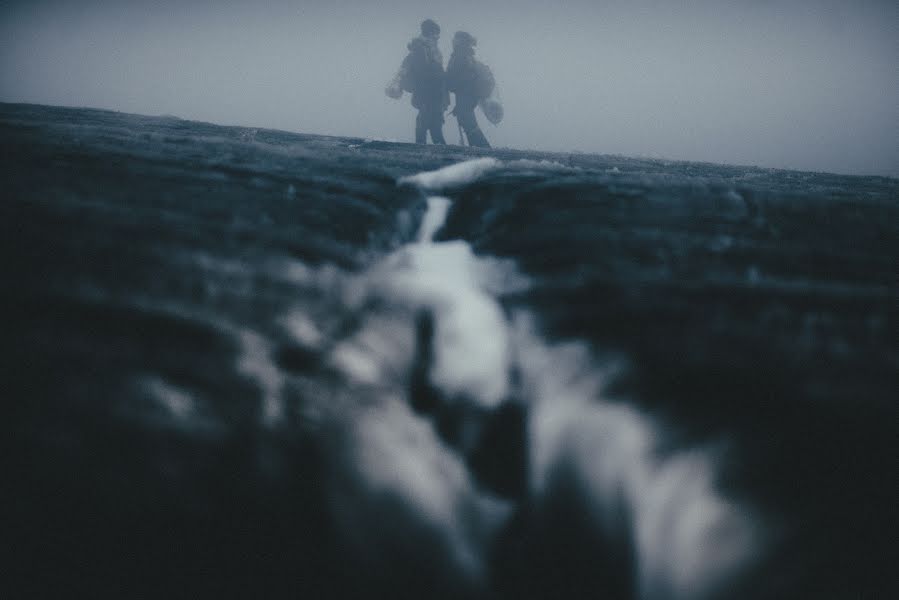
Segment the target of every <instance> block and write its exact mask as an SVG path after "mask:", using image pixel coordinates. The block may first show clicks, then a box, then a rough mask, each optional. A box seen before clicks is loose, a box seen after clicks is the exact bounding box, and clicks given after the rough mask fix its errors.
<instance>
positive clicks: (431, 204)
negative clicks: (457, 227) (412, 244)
mask: <svg viewBox="0 0 899 600" xmlns="http://www.w3.org/2000/svg"><path fill="white" fill-rule="evenodd" d="M449 206H450V199H449V198H444V197H443V196H431V197H430V198H428V210H427V212H426V213H425V216H424V219H422V223H421V229H419V231H418V243H420V244H424V243H427V242H432V241H434V234H435V233H437V231H438V230H439V229H440V228H441V227H443V224H444V223H445V222H446V213H447V211H448V210H449Z"/></svg>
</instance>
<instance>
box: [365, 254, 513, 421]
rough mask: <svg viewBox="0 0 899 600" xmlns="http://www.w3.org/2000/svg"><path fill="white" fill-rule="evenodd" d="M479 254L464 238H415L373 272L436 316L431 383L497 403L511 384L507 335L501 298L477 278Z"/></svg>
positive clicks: (489, 403)
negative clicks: (420, 241)
mask: <svg viewBox="0 0 899 600" xmlns="http://www.w3.org/2000/svg"><path fill="white" fill-rule="evenodd" d="M477 265H478V263H477V259H476V258H475V257H474V254H473V253H472V251H471V247H470V246H469V245H468V244H467V243H465V242H461V241H453V242H446V243H442V244H415V245H411V246H408V247H406V248H403V249H401V250H399V251H398V252H396V253H394V254H393V255H391V256H390V257H388V258H387V259H386V261H385V262H384V263H383V264H382V265H381V266H380V268H379V269H378V270H376V272H375V273H374V274H373V275H374V277H375V279H376V280H383V281H385V282H386V284H385V285H386V287H387V288H388V290H389V291H390V292H392V293H393V294H394V295H398V296H400V297H403V298H406V299H410V300H412V301H413V302H414V303H416V304H419V305H423V306H426V307H428V308H429V309H430V310H431V311H432V313H433V315H434V317H435V319H434V320H435V331H434V364H433V365H432V367H431V377H432V383H434V384H436V385H437V386H439V387H440V388H441V389H442V390H443V391H444V392H445V393H446V394H447V395H448V396H449V397H462V396H464V397H466V398H468V399H471V400H473V401H475V402H477V403H478V404H481V405H483V406H485V407H495V406H498V405H499V404H500V403H501V402H502V400H503V399H504V398H505V397H506V395H507V394H508V390H509V379H508V371H509V340H508V334H507V331H506V320H505V315H503V312H502V310H501V309H500V307H499V305H498V304H497V302H496V301H495V300H494V299H493V298H492V297H491V296H490V295H489V294H487V293H485V292H484V291H483V290H482V289H481V286H480V282H479V281H478V275H479V270H478V267H477Z"/></svg>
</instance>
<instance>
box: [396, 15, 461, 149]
mask: <svg viewBox="0 0 899 600" xmlns="http://www.w3.org/2000/svg"><path fill="white" fill-rule="evenodd" d="M439 39H440V27H439V26H438V25H437V23H435V22H434V21H432V20H431V19H427V20H425V21H422V23H421V36H419V37H417V38H415V39H413V40H412V41H411V42H409V45H408V46H407V47H408V48H409V55H408V56H406V58H405V60H403V65H402V67H400V81H401V85H402V89H404V90H406V91H409V92H411V93H412V106H414V107H415V108H417V109H418V117H417V118H416V119H415V143H416V144H426V143H427V134H428V132H430V133H431V141H432V142H434V143H435V144H445V143H446V140H445V139H444V138H443V113H444V111H446V109H447V107H448V106H449V92H447V91H446V81H445V73H444V71H443V55H442V54H440V49H439V48H438V47H437V40H439Z"/></svg>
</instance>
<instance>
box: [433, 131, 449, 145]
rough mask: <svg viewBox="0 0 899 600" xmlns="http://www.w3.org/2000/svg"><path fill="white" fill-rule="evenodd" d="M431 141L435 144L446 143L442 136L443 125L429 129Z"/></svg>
mask: <svg viewBox="0 0 899 600" xmlns="http://www.w3.org/2000/svg"><path fill="white" fill-rule="evenodd" d="M431 141H432V142H434V143H435V144H440V145H446V139H444V137H443V127H434V128H433V129H431Z"/></svg>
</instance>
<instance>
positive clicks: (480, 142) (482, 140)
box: [459, 108, 490, 148]
mask: <svg viewBox="0 0 899 600" xmlns="http://www.w3.org/2000/svg"><path fill="white" fill-rule="evenodd" d="M459 125H461V126H462V129H464V130H465V137H466V138H468V145H469V146H475V147H478V148H489V147H490V142H488V141H487V136H485V135H484V132H483V131H481V128H480V127H478V120H477V118H476V117H475V115H474V108H471V109H469V110H464V111H460V112H459Z"/></svg>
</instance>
